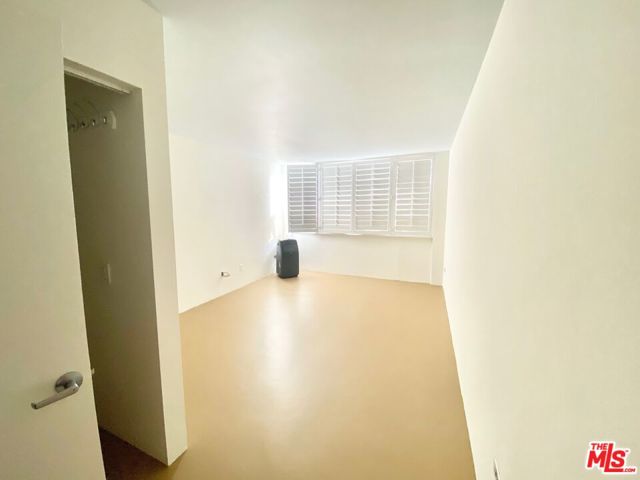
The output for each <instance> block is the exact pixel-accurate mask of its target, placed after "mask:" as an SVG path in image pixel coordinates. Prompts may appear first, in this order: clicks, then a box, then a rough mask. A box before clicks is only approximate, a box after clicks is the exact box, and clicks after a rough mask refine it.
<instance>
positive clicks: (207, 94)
mask: <svg viewBox="0 0 640 480" xmlns="http://www.w3.org/2000/svg"><path fill="white" fill-rule="evenodd" d="M219 35H220V33H219V32H218V31H216V30H213V29H211V28H208V29H206V30H202V29H201V28H196V27H195V26H194V25H193V24H192V23H190V22H188V21H186V22H185V21H180V20H166V21H165V44H166V62H167V68H166V75H167V92H168V108H169V138H170V145H171V174H172V177H171V180H172V184H173V205H174V211H175V225H176V228H175V245H176V258H177V273H178V300H179V306H180V311H181V312H183V311H185V310H188V309H190V308H193V307H195V306H197V305H200V304H202V303H205V302H207V301H209V300H212V299H213V298H215V297H218V296H220V295H223V294H224V293H227V292H229V291H231V290H235V289H236V288H240V287H242V286H244V285H246V284H248V283H251V282H253V281H255V280H258V279H259V278H262V277H264V276H266V275H268V274H270V273H271V272H273V271H274V268H275V261H274V259H273V255H274V253H275V245H276V241H277V236H278V231H279V230H278V228H277V221H278V216H279V215H280V211H279V204H278V202H279V199H278V197H277V195H278V190H275V189H274V182H273V181H272V179H274V178H277V176H278V175H279V167H278V163H277V159H275V158H273V157H272V156H271V155H270V154H268V153H267V151H266V150H265V148H264V145H263V144H262V142H263V140H264V138H265V136H266V135H269V132H268V131H267V130H266V129H265V128H266V127H265V126H264V125H263V124H262V123H261V119H260V118H256V116H255V115H254V113H253V112H252V111H245V110H241V109H240V107H239V105H241V104H242V102H244V100H245V99H246V98H248V97H245V96H244V95H247V96H256V99H255V101H256V104H258V103H259V102H260V101H263V99H262V98H260V96H259V95H261V94H262V92H261V91H254V90H253V89H252V88H251V86H250V85H245V83H247V82H248V83H251V79H253V78H254V77H255V76H256V72H255V69H254V68H253V67H252V64H251V62H252V58H251V56H250V55H249V56H247V57H246V58H244V57H242V56H240V57H238V55H243V54H245V53H246V52H245V50H244V49H245V48H246V46H243V47H242V49H239V50H237V51H236V50H234V48H233V47H228V46H225V43H224V42H219V41H218V40H217V37H218V36H219ZM243 52H244V53H243ZM238 58H240V60H238ZM235 62H238V63H235ZM241 62H244V63H241ZM257 75H258V76H260V75H261V73H258V74H257ZM243 89H244V90H243ZM231 112H233V113H231ZM256 141H257V142H258V143H259V144H260V145H258V146H256V145H255V144H254V142H256ZM274 199H275V200H274ZM223 271H224V272H228V273H230V274H231V276H230V277H226V278H222V277H221V275H220V274H221V272H223Z"/></svg>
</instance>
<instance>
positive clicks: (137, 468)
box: [100, 429, 168, 480]
mask: <svg viewBox="0 0 640 480" xmlns="http://www.w3.org/2000/svg"><path fill="white" fill-rule="evenodd" d="M100 445H101V447H102V460H103V462H104V470H105V473H106V475H107V480H130V479H142V478H148V477H149V476H151V475H153V474H157V473H159V472H162V471H164V470H167V469H168V468H167V466H165V465H164V464H162V463H160V462H159V461H158V460H156V459H155V458H152V457H150V456H149V455H147V454H146V453H143V452H141V451H140V450H138V449H137V448H135V447H133V446H131V445H129V444H128V443H127V442H125V441H123V440H120V439H119V438H118V437H116V436H115V435H112V434H111V433H109V432H107V431H106V430H102V429H100Z"/></svg>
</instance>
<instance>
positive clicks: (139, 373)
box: [65, 74, 166, 476]
mask: <svg viewBox="0 0 640 480" xmlns="http://www.w3.org/2000/svg"><path fill="white" fill-rule="evenodd" d="M65 95H66V110H67V130H68V134H69V151H70V158H71V174H72V183H73V198H74V208H75V217H76V218H75V220H76V230H77V239H78V250H79V257H80V271H81V278H82V295H83V303H84V313H85V320H86V327H87V340H88V345H89V357H90V361H91V369H92V380H93V387H94V393H95V405H96V412H97V418H98V425H99V427H100V429H102V430H104V431H106V432H109V433H110V434H112V435H115V436H116V437H118V438H120V439H122V440H124V441H125V442H127V443H129V444H131V445H133V446H135V447H136V448H138V449H140V450H142V451H143V452H145V453H147V454H149V455H151V456H153V457H155V458H157V459H159V460H161V459H162V458H163V457H164V456H165V455H166V443H165V434H164V421H163V408H162V395H161V392H162V388H161V383H160V375H159V372H158V332H157V325H156V307H155V291H154V278H153V263H152V252H151V233H150V216H149V199H148V183H147V168H146V155H145V142H144V124H143V113H142V112H143V110H142V92H141V91H140V90H139V89H131V91H117V90H115V89H111V88H107V87H105V86H102V85H98V84H96V83H93V82H90V81H87V80H85V79H82V78H77V77H75V76H72V75H69V74H66V75H65ZM101 437H104V436H103V435H101ZM102 447H103V451H104V448H105V445H104V442H103V445H102ZM103 458H104V459H105V460H106V459H107V458H108V456H107V455H104V454H103ZM105 469H106V470H107V476H109V465H105Z"/></svg>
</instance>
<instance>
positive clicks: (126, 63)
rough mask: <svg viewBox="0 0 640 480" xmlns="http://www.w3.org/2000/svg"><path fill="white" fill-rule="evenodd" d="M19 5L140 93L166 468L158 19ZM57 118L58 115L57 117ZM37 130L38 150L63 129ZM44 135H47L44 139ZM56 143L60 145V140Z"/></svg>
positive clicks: (165, 234) (145, 10)
mask: <svg viewBox="0 0 640 480" xmlns="http://www.w3.org/2000/svg"><path fill="white" fill-rule="evenodd" d="M22 5H24V7H25V8H27V7H28V8H30V9H31V10H33V11H35V12H39V13H41V14H42V15H44V16H46V17H49V18H50V19H51V22H52V24H61V25H62V38H61V39H60V41H61V43H62V51H63V55H64V57H65V58H67V59H70V60H72V61H74V62H77V63H79V64H81V65H84V66H87V67H90V68H92V69H95V70H97V71H99V72H102V73H105V74H107V75H110V76H112V77H115V78H117V79H119V80H121V81H124V82H127V83H129V84H130V85H133V86H135V87H138V88H141V89H142V98H143V117H144V133H145V144H144V147H145V153H146V167H147V186H148V201H149V213H150V226H149V228H150V235H151V248H152V264H153V282H154V286H155V311H156V330H155V333H156V335H157V343H158V356H157V358H156V362H155V365H154V371H153V372H150V375H159V376H160V383H161V386H162V389H161V391H158V392H157V395H161V396H162V399H161V403H162V419H161V420H162V425H161V426H160V427H159V430H158V431H160V432H161V433H162V438H161V439H159V441H158V443H156V448H155V449H154V451H149V452H148V453H150V454H152V455H153V456H155V457H156V458H158V459H159V460H161V461H164V462H166V463H171V462H172V461H173V460H174V459H175V458H177V456H178V455H180V454H181V453H182V452H183V451H184V450H185V448H186V445H187V438H186V423H185V414H184V394H183V388H182V364H181V353H180V329H179V324H178V316H177V310H178V308H177V294H176V279H175V253H174V244H173V220H172V204H171V184H170V169H169V149H168V139H167V121H166V118H167V115H166V98H165V85H164V53H163V33H162V18H161V16H160V15H159V14H158V12H156V11H154V10H153V9H152V8H151V7H149V6H148V5H146V4H144V3H143V2H141V1H132V0H114V1H110V2H102V1H99V0H82V1H80V0H64V1H63V0H53V1H48V2H41V1H38V0H28V1H24V2H22ZM25 34H26V33H25ZM33 34H34V35H35V32H34V33H33ZM27 60H28V59H27ZM51 61H52V62H57V63H59V67H60V70H59V72H60V76H59V80H60V81H59V83H55V84H54V85H56V86H55V87H52V88H51V89H50V91H49V96H48V99H49V100H50V101H51V104H52V105H53V104H55V102H56V101H57V100H58V99H59V100H62V99H63V98H64V90H63V85H62V75H63V58H51ZM43 108H46V106H45V107H43ZM61 108H64V107H61ZM60 118H61V119H62V118H64V113H62V114H61V117H60ZM40 132H41V135H40V136H36V137H34V139H33V141H34V142H38V141H39V142H42V144H43V145H45V144H46V143H47V142H49V141H50V140H51V136H55V135H65V129H64V127H62V128H60V129H58V130H53V129H52V130H51V131H49V129H48V127H44V126H43V127H42V128H41V129H40ZM44 132H49V133H48V135H49V136H47V135H44ZM61 140H62V141H63V142H65V143H66V138H64V137H62V139H61ZM69 169H70V165H69ZM51 181H60V182H62V181H63V179H60V178H58V177H52V180H51ZM60 188H68V189H69V193H70V194H71V185H70V184H69V185H67V186H61V187H60ZM76 261H77V260H76Z"/></svg>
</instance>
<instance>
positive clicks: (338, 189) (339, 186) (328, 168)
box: [320, 163, 353, 233]
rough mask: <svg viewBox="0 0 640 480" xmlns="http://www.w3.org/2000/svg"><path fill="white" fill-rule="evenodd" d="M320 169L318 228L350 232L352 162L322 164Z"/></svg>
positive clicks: (335, 231)
mask: <svg viewBox="0 0 640 480" xmlns="http://www.w3.org/2000/svg"><path fill="white" fill-rule="evenodd" d="M320 169H321V171H320V179H321V180H320V183H321V190H320V192H321V193H320V229H321V231H322V232H327V233H332V232H334V233H340V232H343V233H344V232H350V231H351V217H352V200H353V198H352V194H353V164H351V163H332V164H322V165H321V166H320Z"/></svg>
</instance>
